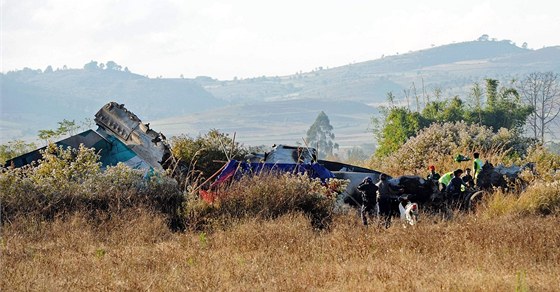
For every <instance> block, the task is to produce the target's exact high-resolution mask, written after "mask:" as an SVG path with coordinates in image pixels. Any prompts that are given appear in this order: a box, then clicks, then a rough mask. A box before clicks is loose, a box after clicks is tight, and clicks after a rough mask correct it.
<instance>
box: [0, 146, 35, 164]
mask: <svg viewBox="0 0 560 292" xmlns="http://www.w3.org/2000/svg"><path fill="white" fill-rule="evenodd" d="M36 148H37V145H35V143H25V141H23V140H14V141H9V142H8V143H7V144H2V145H0V165H3V164H4V163H6V161H8V160H10V159H12V158H14V157H17V156H20V155H22V154H24V153H27V152H30V151H33V150H34V149H36Z"/></svg>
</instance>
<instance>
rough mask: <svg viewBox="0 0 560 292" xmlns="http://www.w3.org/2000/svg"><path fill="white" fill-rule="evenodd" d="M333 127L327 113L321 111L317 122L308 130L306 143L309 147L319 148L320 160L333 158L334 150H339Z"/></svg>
mask: <svg viewBox="0 0 560 292" xmlns="http://www.w3.org/2000/svg"><path fill="white" fill-rule="evenodd" d="M332 131H333V127H332V126H331V123H330V121H329V117H328V116H327V114H325V112H323V111H321V112H320V113H319V115H317V118H316V119H315V122H314V123H313V125H311V127H310V128H309V130H307V137H306V141H307V143H308V145H309V146H311V147H317V152H318V154H319V158H326V157H332V156H333V150H334V149H338V144H337V143H335V142H334V138H335V136H334V133H333V132H332Z"/></svg>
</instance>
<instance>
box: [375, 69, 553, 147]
mask: <svg viewBox="0 0 560 292" xmlns="http://www.w3.org/2000/svg"><path fill="white" fill-rule="evenodd" d="M517 83H518V82H517V81H515V80H514V81H513V82H512V86H500V84H499V81H498V80H496V79H491V78H488V79H485V86H484V88H482V87H481V86H480V84H478V83H475V84H474V85H473V86H472V88H471V91H470V94H469V99H468V100H467V102H465V100H463V99H461V98H460V97H459V96H454V97H452V98H451V99H448V100H439V99H437V100H435V101H428V102H427V103H426V105H425V107H424V108H423V109H420V108H419V106H418V103H417V107H416V110H411V109H410V106H409V105H408V106H397V105H396V104H395V96H394V94H393V93H392V92H389V93H387V101H388V103H389V105H388V106H385V107H382V108H381V113H382V118H381V119H377V118H373V119H372V123H373V126H374V129H375V130H374V134H375V136H376V138H377V141H378V148H377V150H376V152H375V155H376V156H378V157H384V156H387V155H389V154H391V153H393V152H394V151H396V150H397V149H399V147H400V146H401V145H402V144H404V142H406V140H407V139H408V138H410V137H412V136H414V135H415V134H416V133H417V132H418V131H420V130H421V129H424V128H426V127H428V126H430V125H431V124H432V123H444V122H457V121H465V122H467V123H472V124H481V125H485V126H489V127H491V128H492V129H493V131H494V132H497V131H498V130H499V129H500V128H506V129H510V130H514V131H515V132H516V133H518V134H519V135H522V134H526V135H528V136H529V137H531V138H534V139H535V141H538V142H540V143H543V144H544V143H545V142H546V141H545V139H546V134H552V133H551V127H552V126H553V125H554V123H555V122H556V118H557V117H558V115H559V113H560V78H559V76H558V74H556V73H552V72H545V73H540V72H535V73H531V74H529V75H528V76H526V77H525V79H523V80H521V81H520V82H519V83H518V84H517Z"/></svg>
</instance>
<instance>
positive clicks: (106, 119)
mask: <svg viewBox="0 0 560 292" xmlns="http://www.w3.org/2000/svg"><path fill="white" fill-rule="evenodd" d="M95 123H96V124H97V125H98V126H99V129H98V130H97V131H98V132H99V133H100V134H101V135H103V136H105V137H109V136H114V137H116V138H118V139H119V140H120V141H121V142H122V143H124V144H125V145H126V146H127V147H129V148H130V149H132V151H134V153H136V154H137V155H138V156H139V157H140V158H141V159H142V160H144V161H145V162H147V163H148V164H149V165H150V166H151V167H152V168H154V169H156V170H160V171H161V170H163V167H162V163H163V160H164V158H166V157H168V156H169V155H170V150H169V146H168V145H167V143H166V141H165V136H164V135H163V134H161V133H158V132H156V131H154V130H152V129H150V124H149V123H147V124H144V123H142V121H141V120H140V119H139V118H138V117H137V116H136V115H135V114H134V113H132V112H130V111H129V110H127V109H126V108H125V107H124V105H123V104H118V103H116V102H110V103H108V104H106V105H105V106H104V107H103V108H101V109H100V110H99V111H98V112H97V113H96V114H95Z"/></svg>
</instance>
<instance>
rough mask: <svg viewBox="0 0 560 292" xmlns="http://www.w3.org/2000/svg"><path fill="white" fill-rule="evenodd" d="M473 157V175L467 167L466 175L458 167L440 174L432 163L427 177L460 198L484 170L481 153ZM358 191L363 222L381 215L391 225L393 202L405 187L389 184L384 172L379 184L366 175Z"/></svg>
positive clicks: (366, 223) (366, 222) (384, 221)
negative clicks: (360, 197) (370, 217)
mask: <svg viewBox="0 0 560 292" xmlns="http://www.w3.org/2000/svg"><path fill="white" fill-rule="evenodd" d="M473 157H474V161H473V170H472V172H473V174H472V175H471V169H470V168H466V169H465V172H466V173H465V175H463V173H464V172H463V170H462V169H456V170H454V171H450V172H447V173H445V174H443V175H440V174H439V173H437V172H436V170H435V167H434V166H433V165H431V166H430V167H429V169H430V174H428V177H427V179H428V180H433V181H437V182H438V184H439V185H440V188H441V191H445V192H446V193H448V194H449V195H451V196H452V197H456V198H459V197H461V195H462V193H463V192H464V191H465V190H466V188H474V186H475V182H476V179H477V177H478V174H479V173H480V171H481V170H482V165H483V162H482V159H480V154H479V153H478V152H475V153H474V154H473ZM358 191H360V192H361V194H362V207H361V212H360V213H361V218H362V223H363V224H364V225H368V216H373V215H379V216H380V217H381V219H382V220H381V221H380V222H381V223H382V224H384V226H385V227H386V228H387V227H389V226H390V224H391V217H392V216H393V215H394V214H393V212H394V211H393V208H392V204H393V202H395V200H396V199H397V198H398V196H399V195H400V194H402V193H403V189H401V188H398V187H395V186H393V185H391V184H389V181H388V177H387V175H386V174H384V173H382V174H380V176H379V182H378V183H377V184H374V183H373V179H372V178H371V177H369V176H368V177H366V178H365V179H364V180H363V181H362V182H361V183H360V185H358Z"/></svg>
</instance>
